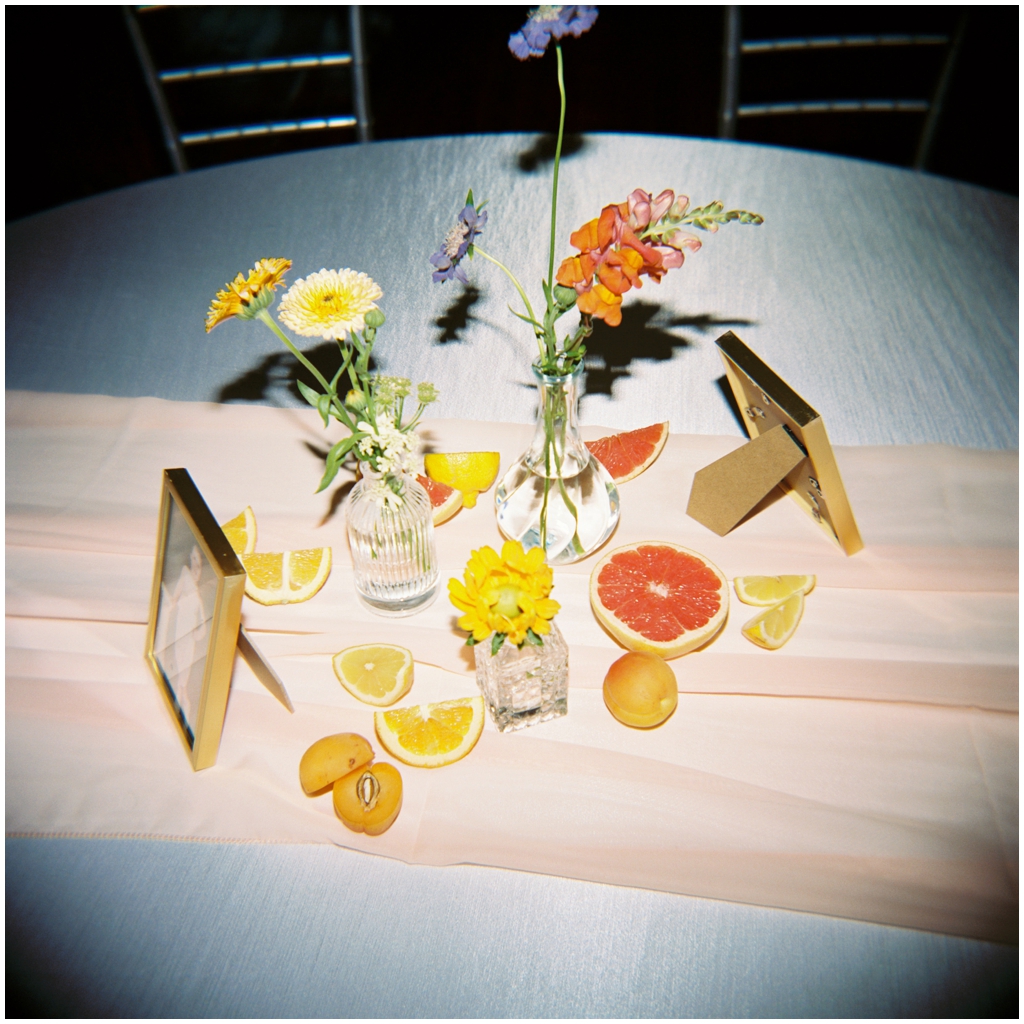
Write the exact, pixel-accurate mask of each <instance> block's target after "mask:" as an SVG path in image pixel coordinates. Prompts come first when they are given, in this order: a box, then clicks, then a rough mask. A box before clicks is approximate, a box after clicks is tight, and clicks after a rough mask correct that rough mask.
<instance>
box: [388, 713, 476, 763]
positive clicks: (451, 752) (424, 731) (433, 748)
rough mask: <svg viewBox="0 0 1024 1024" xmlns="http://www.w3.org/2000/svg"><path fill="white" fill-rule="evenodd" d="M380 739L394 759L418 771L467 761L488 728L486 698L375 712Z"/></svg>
mask: <svg viewBox="0 0 1024 1024" xmlns="http://www.w3.org/2000/svg"><path fill="white" fill-rule="evenodd" d="M373 725H374V728H375V729H376V730H377V738H378V739H379V740H380V741H381V743H382V744H383V746H384V749H385V750H387V752H388V753H389V754H390V755H391V756H392V757H396V758H398V760H399V761H403V762H404V763H405V764H411V765H413V766H414V767H416V768H440V767H441V766H442V765H446V764H453V763H454V762H456V761H459V760H461V759H462V758H464V757H465V756H466V755H467V754H468V753H469V752H470V751H471V750H472V749H473V747H475V746H476V741H477V740H478V739H480V733H481V732H483V728H484V699H483V697H462V698H460V699H458V700H444V701H441V702H440V703H438V704H416V705H414V706H413V707H409V708H396V709H395V710H394V711H375V712H374V714H373Z"/></svg>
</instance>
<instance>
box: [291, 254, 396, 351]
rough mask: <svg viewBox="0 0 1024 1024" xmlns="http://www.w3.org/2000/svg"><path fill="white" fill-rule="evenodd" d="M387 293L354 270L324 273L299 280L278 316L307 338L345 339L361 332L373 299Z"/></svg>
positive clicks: (371, 280) (373, 305)
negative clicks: (355, 332)
mask: <svg viewBox="0 0 1024 1024" xmlns="http://www.w3.org/2000/svg"><path fill="white" fill-rule="evenodd" d="M383 294H384V293H383V292H382V291H381V289H380V285H378V284H377V282H376V281H374V280H373V279H372V278H371V277H368V276H367V275H366V274H363V273H360V272H357V271H355V270H321V271H320V272H319V273H318V274H310V275H309V277H307V278H305V279H303V278H300V279H299V280H298V281H296V282H295V284H293V285H292V286H291V288H289V289H288V291H287V292H286V293H285V295H284V298H283V299H281V305H280V306H279V307H278V316H279V317H280V318H281V321H282V323H285V324H287V325H288V326H289V327H290V328H291V329H292V330H293V331H295V333H296V334H302V335H304V336H305V337H307V338H324V339H326V340H328V341H329V340H331V339H332V338H334V339H338V340H340V339H342V338H344V337H345V335H346V334H349V333H350V332H352V331H361V330H362V329H363V326H364V324H365V319H366V314H367V313H369V312H370V310H371V309H376V308H377V304H376V303H375V302H374V299H379V298H380V297H381V295H383Z"/></svg>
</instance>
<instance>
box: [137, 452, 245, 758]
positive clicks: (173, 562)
mask: <svg viewBox="0 0 1024 1024" xmlns="http://www.w3.org/2000/svg"><path fill="white" fill-rule="evenodd" d="M244 592H245V569H244V568H243V567H242V563H241V562H240V561H239V559H238V556H237V555H236V554H235V552H234V551H233V550H232V548H231V545H230V544H229V543H228V539H227V537H225V536H224V531H223V530H221V528H220V526H219V525H218V524H217V520H216V519H215V518H214V517H213V514H212V513H211V512H210V509H209V508H208V507H207V504H206V502H205V501H204V500H203V496H202V495H201V494H200V493H199V490H198V488H197V487H196V485H195V483H194V482H193V481H192V477H191V476H189V474H188V471H187V470H185V469H165V470H164V474H163V489H162V494H161V501H160V525H159V528H158V530H157V550H156V565H155V568H154V572H153V587H152V591H151V593H150V601H149V625H148V628H147V630H146V661H147V662H148V663H149V667H150V670H151V671H152V673H153V676H154V678H155V679H156V682H157V686H158V687H159V689H160V692H161V693H162V694H163V696H164V699H165V701H166V703H167V707H168V709H169V710H170V712H171V716H172V718H173V719H174V721H175V724H176V725H177V727H178V733H179V735H180V736H181V739H182V742H183V743H184V745H185V749H186V751H187V753H188V757H189V761H190V762H191V764H192V768H193V770H194V771H199V770H201V769H203V768H209V767H210V766H211V765H212V764H214V763H215V762H216V760H217V750H218V748H219V746H220V737H221V732H222V730H223V727H224V714H225V712H226V710H227V702H228V692H229V690H230V688H231V673H232V670H233V668H234V660H235V651H236V647H237V643H238V636H239V628H240V626H241V615H242V595H243V593H244Z"/></svg>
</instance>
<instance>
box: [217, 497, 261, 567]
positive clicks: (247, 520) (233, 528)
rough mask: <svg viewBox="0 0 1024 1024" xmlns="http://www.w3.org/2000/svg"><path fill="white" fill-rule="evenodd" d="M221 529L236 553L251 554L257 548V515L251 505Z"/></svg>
mask: <svg viewBox="0 0 1024 1024" xmlns="http://www.w3.org/2000/svg"><path fill="white" fill-rule="evenodd" d="M221 529H222V530H223V531H224V536H225V537H227V539H228V543H229V544H230V545H231V550H232V551H234V553H235V554H236V555H251V554H252V553H253V552H254V551H255V550H256V516H255V515H254V514H253V511H252V508H251V507H250V506H249V505H246V506H245V511H244V512H239V513H238V515H237V516H235V518H234V519H229V520H228V521H227V522H226V523H223V524H222V525H221Z"/></svg>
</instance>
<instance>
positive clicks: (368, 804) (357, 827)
mask: <svg viewBox="0 0 1024 1024" xmlns="http://www.w3.org/2000/svg"><path fill="white" fill-rule="evenodd" d="M401 809H402V776H401V774H400V773H399V771H398V769H397V768H395V767H394V766H393V765H390V764H374V765H367V766H366V767H365V768H357V769H356V770H355V771H354V772H349V773H348V775H345V776H343V777H342V778H340V779H338V781H337V782H335V784H334V813H335V814H337V815H338V817H339V818H341V820H342V822H343V823H344V824H345V825H346V826H347V827H348V828H350V829H352V831H353V832H365V833H366V834H367V835H370V836H379V835H380V834H381V832H387V830H388V829H389V828H391V825H392V823H393V822H394V820H395V818H397V817H398V812H399V811H400V810H401Z"/></svg>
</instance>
